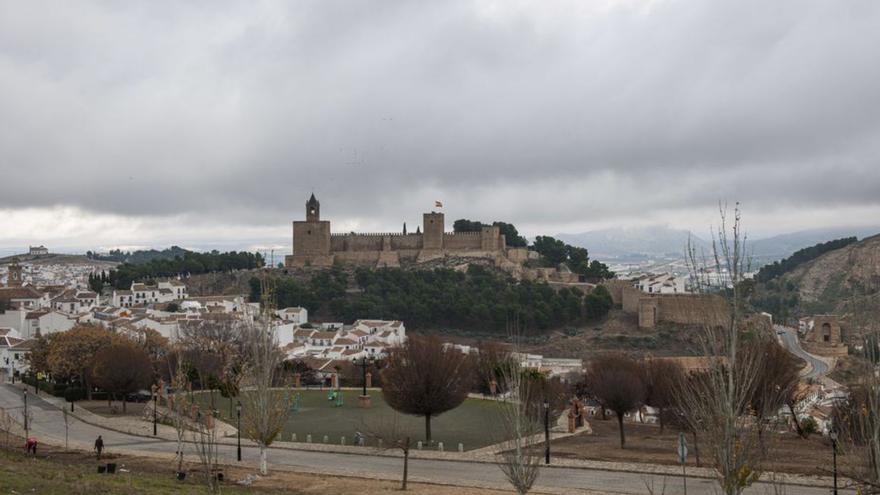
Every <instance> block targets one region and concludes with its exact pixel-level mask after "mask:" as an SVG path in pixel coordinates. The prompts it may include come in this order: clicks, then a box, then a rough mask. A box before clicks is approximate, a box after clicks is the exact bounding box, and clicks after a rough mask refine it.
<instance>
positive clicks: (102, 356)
mask: <svg viewBox="0 0 880 495" xmlns="http://www.w3.org/2000/svg"><path fill="white" fill-rule="evenodd" d="M92 377H93V379H94V382H95V384H96V385H98V386H99V387H101V388H103V389H104V390H106V391H107V392H108V393H110V394H111V395H110V397H114V396H116V395H122V411H123V412H124V411H125V404H126V401H125V395H126V394H130V393H133V392H137V391H138V390H141V389H144V388H147V387H149V386H150V382H151V381H152V378H153V364H152V362H150V356H149V355H147V352H146V351H145V350H143V349H141V348H140V347H136V346H135V345H133V344H129V343H118V344H111V345H109V346H107V347H104V348H102V349H100V350H98V352H97V353H96V354H95V363H94V365H93V366H92Z"/></svg>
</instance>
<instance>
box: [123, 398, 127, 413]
mask: <svg viewBox="0 0 880 495" xmlns="http://www.w3.org/2000/svg"><path fill="white" fill-rule="evenodd" d="M126 403H127V402H126V400H125V395H123V396H122V414H125V412H126V410H125V404H126Z"/></svg>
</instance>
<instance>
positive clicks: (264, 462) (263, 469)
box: [260, 444, 269, 476]
mask: <svg viewBox="0 0 880 495" xmlns="http://www.w3.org/2000/svg"><path fill="white" fill-rule="evenodd" d="M268 454H269V453H268V452H267V451H266V446H265V445H263V444H260V474H262V475H263V476H266V475H267V474H269V459H268Z"/></svg>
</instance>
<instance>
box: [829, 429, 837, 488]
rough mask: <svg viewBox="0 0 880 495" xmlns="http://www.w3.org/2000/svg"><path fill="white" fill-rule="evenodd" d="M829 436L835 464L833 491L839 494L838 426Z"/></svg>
mask: <svg viewBox="0 0 880 495" xmlns="http://www.w3.org/2000/svg"><path fill="white" fill-rule="evenodd" d="M828 436H829V437H831V458H832V459H833V466H834V490H833V491H832V492H831V493H833V494H834V495H837V428H833V429H832V430H831V432H829V433H828Z"/></svg>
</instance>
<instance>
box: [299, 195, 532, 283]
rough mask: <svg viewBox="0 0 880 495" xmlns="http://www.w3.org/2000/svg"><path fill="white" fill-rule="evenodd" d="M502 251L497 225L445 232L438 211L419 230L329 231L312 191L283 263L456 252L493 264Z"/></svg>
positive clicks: (384, 262) (390, 262) (375, 261)
mask: <svg viewBox="0 0 880 495" xmlns="http://www.w3.org/2000/svg"><path fill="white" fill-rule="evenodd" d="M506 251H507V246H506V242H505V239H504V236H503V235H501V231H500V229H499V228H498V227H495V226H487V227H484V228H483V229H482V231H480V232H445V218H444V215H443V213H439V212H431V213H425V214H424V215H423V222H422V232H421V233H419V234H404V233H402V232H383V233H366V234H361V233H348V234H331V233H330V222H328V221H321V219H320V204H319V203H318V201H317V199H316V198H315V197H314V195H313V196H312V198H310V199H309V201H308V202H307V203H306V221H295V222H293V255H292V256H289V257H287V258H285V264H286V265H287V266H316V265H321V266H324V265H332V264H334V263H345V264H348V263H351V264H363V265H375V266H399V264H400V261H401V260H415V261H419V262H423V261H431V260H435V259H438V257H439V258H442V257H444V256H460V257H481V258H491V259H496V265H497V264H498V263H502V264H504V263H506V262H507V261H509V260H502V261H500V262H499V261H497V258H498V257H501V258H504V257H505V256H506V254H507V252H506ZM515 253H516V255H517V257H518V258H523V261H525V260H527V259H528V252H527V251H525V250H522V251H516V252H515ZM521 263H522V262H520V264H521Z"/></svg>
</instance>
